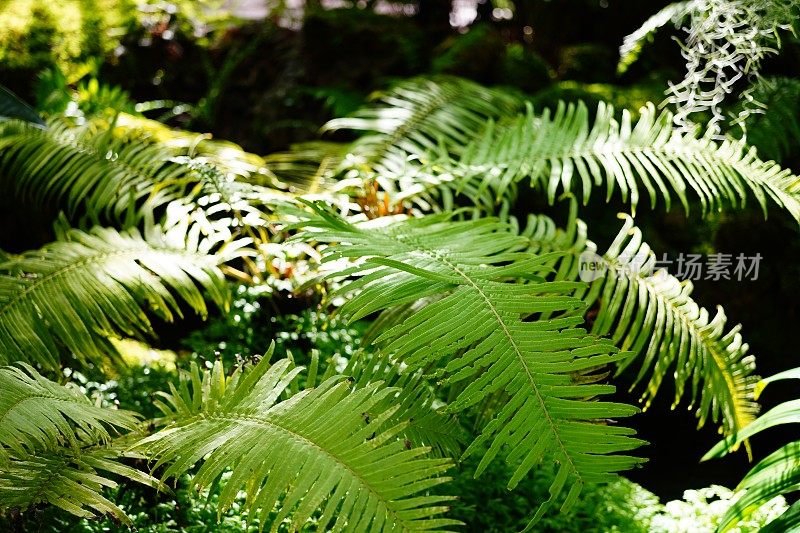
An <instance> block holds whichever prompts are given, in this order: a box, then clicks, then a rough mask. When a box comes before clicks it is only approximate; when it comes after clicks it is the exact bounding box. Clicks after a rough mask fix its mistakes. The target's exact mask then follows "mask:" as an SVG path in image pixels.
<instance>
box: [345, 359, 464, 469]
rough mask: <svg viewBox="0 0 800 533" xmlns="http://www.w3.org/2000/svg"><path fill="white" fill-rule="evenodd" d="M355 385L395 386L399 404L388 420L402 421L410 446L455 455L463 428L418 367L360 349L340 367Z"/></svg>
mask: <svg viewBox="0 0 800 533" xmlns="http://www.w3.org/2000/svg"><path fill="white" fill-rule="evenodd" d="M342 373H343V374H344V375H346V376H350V377H352V378H353V379H354V380H355V382H354V385H355V387H357V388H364V387H367V386H369V385H370V384H372V383H376V382H380V383H383V384H385V385H386V386H387V387H392V388H394V389H397V392H396V393H395V395H394V397H393V400H392V401H393V403H394V405H397V406H399V408H398V410H397V412H396V413H395V414H394V415H393V416H392V419H391V420H392V421H396V422H398V423H400V422H405V428H404V429H403V431H402V433H401V436H402V437H403V438H404V439H405V440H407V441H408V443H410V444H412V445H414V446H426V447H429V448H431V450H432V452H434V453H436V454H437V455H439V456H442V457H448V456H457V455H459V454H460V453H461V452H462V450H463V444H464V441H465V432H464V429H463V428H462V427H461V425H460V424H459V422H458V420H457V419H456V418H455V417H454V416H453V414H452V413H446V412H444V409H445V407H446V406H445V404H444V402H442V401H441V400H439V399H438V398H437V396H436V394H435V392H434V389H433V386H432V385H431V384H430V383H428V380H426V379H425V376H424V373H423V372H422V371H421V370H417V371H414V372H412V371H409V370H408V369H405V368H403V367H402V365H400V364H397V363H396V362H393V361H392V360H391V358H390V357H389V356H387V355H385V354H367V353H361V354H359V355H358V356H355V357H353V358H352V359H351V360H350V361H349V362H348V365H347V367H346V368H345V369H344V370H343V371H342Z"/></svg>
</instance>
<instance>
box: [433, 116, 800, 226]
mask: <svg viewBox="0 0 800 533" xmlns="http://www.w3.org/2000/svg"><path fill="white" fill-rule="evenodd" d="M439 164H440V165H441V163H439ZM445 172H449V173H451V174H456V175H458V176H460V177H461V178H462V179H471V180H478V181H480V182H482V183H483V186H484V187H489V188H491V189H492V190H494V191H495V193H496V195H497V197H500V196H502V195H503V193H504V191H505V190H506V188H507V187H509V186H510V185H512V184H513V183H515V182H518V181H520V180H522V179H525V178H528V179H529V180H530V182H531V185H532V186H534V187H537V188H540V189H541V190H544V191H546V192H547V196H548V199H549V200H550V201H551V202H552V201H554V200H555V198H556V196H557V194H558V191H559V189H560V190H563V191H572V190H576V192H578V191H581V192H582V196H583V200H584V202H588V200H589V196H590V193H591V191H592V189H593V188H594V187H602V186H603V185H605V189H606V198H607V199H610V198H611V195H612V194H613V191H614V189H615V187H619V190H620V194H621V196H622V199H623V200H624V201H630V204H631V208H632V210H635V208H636V206H637V205H638V203H639V196H640V195H639V188H640V186H643V187H644V189H645V190H646V192H647V194H648V195H649V197H650V203H651V206H655V205H656V199H657V197H659V196H661V197H663V198H664V201H665V203H666V207H667V209H669V208H670V205H671V193H673V192H674V193H675V194H676V195H677V196H678V198H679V199H680V201H681V203H682V204H683V206H684V208H685V209H686V210H687V211H688V209H689V205H688V201H687V194H686V193H687V190H691V191H693V192H694V193H695V194H696V195H697V196H698V197H699V199H700V201H701V203H702V206H703V209H704V211H708V210H710V209H714V210H720V209H721V208H722V206H723V204H725V203H726V202H727V203H730V204H732V205H734V206H736V205H739V204H743V203H744V201H745V198H746V196H747V194H748V192H749V193H751V194H752V195H753V196H755V198H756V199H757V200H758V202H759V204H760V205H761V206H762V208H763V209H764V211H765V213H766V208H767V203H766V198H771V199H772V200H773V201H774V202H775V203H777V204H778V206H781V207H783V208H784V209H786V210H787V211H788V212H789V213H790V214H791V215H792V216H793V217H794V218H795V220H799V221H800V177H798V176H795V175H793V174H792V173H791V171H789V170H788V169H781V168H780V167H779V166H778V165H776V164H775V163H773V162H764V161H761V160H760V159H758V157H757V155H756V151H755V149H749V148H747V146H746V145H744V144H743V143H741V142H739V141H735V140H732V139H731V140H726V141H723V142H721V143H717V142H715V141H713V140H711V139H710V138H708V137H707V136H704V137H698V136H697V135H694V134H682V133H679V132H678V131H677V130H676V129H675V128H674V127H673V125H672V117H671V114H670V113H668V112H664V113H661V114H657V113H656V110H655V108H654V107H653V106H652V105H649V106H647V107H645V108H643V109H642V110H641V118H640V119H639V121H638V122H636V123H635V124H634V123H632V121H631V118H630V114H629V113H627V112H623V114H622V120H621V122H617V121H616V120H615V119H614V112H613V109H612V108H611V107H610V106H607V105H605V104H602V103H601V104H600V106H599V108H598V111H597V116H596V119H595V121H594V124H591V125H590V123H589V116H588V111H587V109H586V107H585V106H584V105H583V104H579V105H577V106H576V105H572V104H570V105H568V106H565V105H560V106H559V107H558V108H557V109H556V111H555V113H553V114H552V116H551V114H550V111H549V110H545V112H544V114H543V115H542V116H541V117H539V116H537V115H535V114H534V113H533V110H532V109H531V108H529V109H528V113H527V114H526V115H521V116H520V117H519V118H518V119H516V120H515V121H513V122H507V123H506V124H505V125H504V127H503V128H491V127H490V128H488V129H487V130H486V131H485V132H484V133H483V134H481V136H480V137H479V138H477V139H476V140H475V141H474V142H473V143H472V144H470V145H469V146H468V147H467V148H466V149H465V150H464V154H463V155H462V157H461V158H460V160H458V161H457V162H455V163H453V164H452V165H451V167H450V168H446V169H445ZM457 181H458V180H457Z"/></svg>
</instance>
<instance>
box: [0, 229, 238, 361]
mask: <svg viewBox="0 0 800 533" xmlns="http://www.w3.org/2000/svg"><path fill="white" fill-rule="evenodd" d="M178 229H179V230H180V228H178ZM197 229H198V228H196V227H195V228H193V229H192V230H189V231H187V229H186V228H184V229H183V231H174V230H173V231H170V232H169V233H168V234H167V235H164V234H161V233H160V232H158V231H156V230H155V229H153V230H151V231H150V232H149V233H148V235H147V237H146V238H143V237H142V236H141V234H139V232H138V231H136V230H133V229H132V230H128V231H126V232H122V233H120V232H117V231H116V230H113V229H110V228H95V229H94V230H92V231H91V232H82V231H78V230H71V231H69V232H68V233H67V235H66V240H63V241H57V242H54V243H51V244H49V245H47V246H45V247H44V248H42V249H41V250H37V251H32V252H27V253H25V254H22V255H20V256H18V257H16V258H14V259H11V260H10V261H7V262H5V263H2V264H0V362H2V363H8V362H11V361H28V362H32V363H38V364H40V365H42V366H43V367H45V368H49V369H58V368H60V358H59V354H60V353H61V348H62V347H63V348H66V349H67V350H69V351H71V352H72V353H73V354H75V356H76V357H78V359H79V360H81V361H84V362H85V361H87V360H91V361H94V362H97V363H101V364H102V363H103V362H107V361H114V360H115V359H116V350H115V349H114V348H113V346H112V345H111V343H110V342H109V341H108V339H107V337H109V336H119V335H128V336H141V335H143V334H150V333H152V328H151V325H150V321H149V319H148V318H147V315H146V313H145V310H150V311H152V312H154V313H155V314H157V315H158V316H160V317H161V318H162V319H164V320H167V321H171V320H173V319H174V317H175V316H181V304H185V305H187V306H188V307H190V308H192V309H193V310H194V311H195V312H197V313H199V314H201V315H203V316H204V315H205V314H206V312H207V308H206V303H205V298H204V296H203V292H202V291H203V290H205V291H207V293H208V295H209V297H210V298H211V300H213V301H214V302H215V303H216V304H217V305H220V306H225V305H226V302H227V289H226V286H225V283H224V279H223V276H222V273H221V272H220V270H219V268H218V265H219V264H221V263H222V262H225V261H227V260H229V259H231V258H232V257H235V256H236V255H237V254H238V253H239V247H240V246H241V245H242V244H243V243H244V241H237V242H235V243H230V244H229V245H228V246H222V247H221V248H220V249H219V250H218V251H217V252H216V253H210V252H211V250H210V247H211V246H212V245H214V244H215V243H214V242H211V239H209V238H204V239H200V235H199V231H196V230H197ZM179 302H180V303H179Z"/></svg>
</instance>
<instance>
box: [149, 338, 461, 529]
mask: <svg viewBox="0 0 800 533" xmlns="http://www.w3.org/2000/svg"><path fill="white" fill-rule="evenodd" d="M269 355H270V354H269V353H268V354H267V355H266V356H265V357H264V358H263V360H262V361H261V362H260V363H259V364H258V365H256V366H255V367H254V368H252V369H249V370H247V371H244V372H242V371H240V370H236V371H235V372H234V373H233V375H232V376H231V377H226V376H225V373H224V370H223V368H222V365H221V363H220V362H217V363H216V364H215V365H214V367H213V369H212V370H210V371H205V372H204V373H203V374H202V375H201V373H200V370H199V369H198V368H197V366H196V365H193V366H192V369H191V372H190V373H189V374H185V373H184V375H183V376H182V380H181V384H180V387H179V389H175V388H173V389H172V393H171V394H165V395H164V398H165V401H163V402H160V405H161V407H162V410H163V411H164V413H165V417H166V420H168V421H169V424H168V425H167V426H166V427H165V428H164V429H162V430H161V431H159V432H157V433H155V434H154V435H152V436H150V437H148V438H146V439H144V440H143V441H141V442H140V443H139V444H138V445H137V447H136V449H138V450H141V451H143V452H145V453H146V454H147V455H149V456H150V457H153V458H154V459H155V460H156V467H158V466H159V465H165V470H164V477H165V478H166V477H170V476H177V475H180V474H183V473H185V472H187V471H188V470H189V469H191V468H192V467H193V465H194V464H195V463H202V465H201V466H200V467H199V470H198V471H197V474H196V475H195V477H194V483H195V484H196V485H197V486H199V487H208V486H210V485H211V484H212V483H215V482H216V481H217V480H218V479H219V478H220V476H221V475H222V473H223V472H224V471H225V470H227V469H228V468H231V470H232V471H231V475H230V477H229V478H228V480H227V481H226V482H225V484H224V486H223V488H222V492H221V493H220V499H219V501H220V512H223V511H224V510H225V509H227V508H228V507H229V506H230V505H231V504H232V503H233V501H234V498H235V497H236V494H237V492H238V491H240V490H245V491H246V492H247V499H246V502H245V507H246V508H247V509H249V510H250V514H249V515H248V518H249V519H250V520H253V519H254V518H255V517H258V518H259V521H260V525H261V527H262V528H263V527H264V526H265V524H266V519H267V518H268V516H269V514H270V512H271V511H272V510H273V508H274V507H275V505H276V504H277V503H278V502H279V501H280V510H279V512H278V515H277V517H276V518H275V520H274V521H273V524H272V527H271V530H272V531H276V530H277V528H278V525H279V524H280V523H281V522H282V521H283V520H284V519H285V518H287V517H290V519H291V526H290V527H291V528H295V529H296V528H299V527H300V526H301V525H302V524H303V523H304V522H305V521H306V520H307V519H308V518H309V517H310V516H311V514H312V513H313V512H314V511H316V510H317V509H319V510H321V516H320V518H319V520H318V521H317V525H318V527H319V529H320V530H326V529H327V528H329V527H332V530H334V531H341V530H347V531H384V530H402V531H434V530H436V531H438V530H440V529H441V528H447V527H449V526H453V525H457V524H459V522H457V521H455V520H450V519H447V518H441V517H438V516H437V515H440V514H441V513H443V512H445V511H446V507H445V506H444V505H443V504H444V503H445V502H447V501H448V500H449V499H450V498H449V497H447V496H435V495H429V494H427V491H428V489H430V488H432V487H434V486H436V485H439V484H440V483H442V482H444V481H446V480H447V479H448V478H446V477H443V476H441V474H442V473H443V472H444V471H445V470H447V469H448V468H449V467H450V466H451V463H450V462H449V461H448V460H446V459H436V458H426V457H425V453H426V448H411V449H406V448H405V446H404V443H403V442H402V441H400V440H398V439H396V438H395V436H396V435H397V434H398V432H400V431H401V430H402V429H403V425H402V424H400V425H390V424H387V422H388V421H389V420H390V419H391V417H392V415H393V413H394V411H395V410H396V409H397V408H396V407H394V408H393V407H389V404H390V403H391V401H390V399H391V397H392V395H393V394H394V393H396V392H397V391H396V389H390V388H386V387H382V386H381V385H380V384H379V383H373V384H371V385H369V386H367V387H365V388H361V389H357V390H351V389H352V388H351V385H350V384H349V383H348V382H347V380H343V379H342V378H341V377H332V378H329V379H327V380H325V381H324V382H323V383H322V384H321V385H320V386H319V387H317V388H314V389H307V390H304V391H301V392H299V393H298V394H295V395H293V396H291V397H290V398H289V399H288V400H284V401H279V398H280V397H281V395H282V394H283V393H284V391H285V390H286V389H287V387H288V386H289V384H290V382H291V381H292V380H293V379H294V378H295V377H296V376H297V374H298V373H299V372H300V371H301V369H300V368H295V369H290V362H289V361H288V360H285V359H284V360H282V361H279V362H277V363H275V364H274V365H272V366H270V364H269V362H268V359H269ZM189 383H191V386H190V385H189ZM365 413H367V414H369V422H367V421H366V420H365ZM281 495H283V498H282V499H281V498H280V497H281ZM331 523H333V524H332V526H331Z"/></svg>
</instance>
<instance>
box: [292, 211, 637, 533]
mask: <svg viewBox="0 0 800 533" xmlns="http://www.w3.org/2000/svg"><path fill="white" fill-rule="evenodd" d="M315 211H316V214H317V216H314V217H312V218H311V219H308V220H305V221H301V222H299V223H298V226H304V227H307V228H308V231H307V233H305V234H304V235H303V238H305V239H307V240H313V241H317V242H321V243H331V244H332V245H331V246H330V247H328V248H326V249H325V251H324V255H323V261H331V260H336V259H342V258H349V259H356V260H360V261H359V262H357V263H355V264H353V265H352V266H350V267H349V268H346V269H344V270H342V271H340V272H338V273H337V274H336V275H339V276H356V278H357V279H356V280H355V281H352V282H350V283H348V284H346V285H345V286H344V288H343V289H342V290H341V291H338V292H337V294H344V293H355V294H354V296H353V297H352V299H350V300H349V301H347V303H345V304H344V305H343V306H342V308H341V312H342V313H343V314H344V315H345V316H347V317H349V318H350V319H351V320H356V319H358V318H360V317H364V316H367V315H369V314H371V313H373V312H376V311H380V310H383V309H387V308H391V307H394V306H398V305H403V304H406V303H410V302H413V301H416V300H420V299H422V298H425V297H428V296H432V295H440V296H441V298H439V299H438V300H436V301H434V302H433V303H430V304H429V305H426V306H424V307H422V309H421V310H419V311H417V312H415V313H413V314H411V315H410V316H408V317H405V318H403V319H402V321H401V322H399V323H397V324H396V325H394V326H393V327H391V328H389V329H387V330H385V331H383V333H382V335H381V336H380V337H379V338H378V340H377V341H376V342H377V343H378V344H380V345H381V346H383V348H384V350H385V352H386V353H388V354H390V355H392V356H393V357H395V358H396V359H398V360H399V361H402V362H403V363H405V364H406V365H408V366H409V368H410V369H411V370H417V369H427V368H428V366H429V365H435V366H437V367H438V368H439V370H438V371H436V374H437V375H438V376H439V377H440V379H442V380H444V382H446V383H458V382H462V383H465V388H464V390H463V392H462V393H461V394H460V395H459V396H458V397H457V398H456V399H455V401H454V402H453V403H451V404H450V405H448V408H447V409H448V411H451V412H455V411H460V410H463V409H466V408H468V407H470V406H473V405H475V404H477V403H479V402H481V401H482V400H484V399H485V398H487V397H488V396H489V395H492V394H494V393H498V392H500V391H502V392H503V393H504V394H505V403H504V404H503V405H502V406H501V408H500V409H499V410H498V412H497V413H496V414H495V417H494V419H493V420H492V421H491V422H490V423H489V424H488V425H487V426H486V427H485V428H484V429H483V432H482V434H481V435H480V436H479V437H478V439H477V440H476V441H475V442H473V443H472V444H471V445H470V447H469V448H467V450H466V452H465V455H470V454H472V453H474V452H475V450H476V449H479V448H480V447H481V446H482V445H483V444H484V443H487V444H489V451H488V452H487V453H486V455H485V456H484V457H483V459H482V461H481V463H480V465H479V467H478V471H477V472H476V475H480V474H481V473H482V472H483V471H484V470H485V468H486V467H487V466H488V465H489V464H490V463H491V461H492V460H494V459H495V457H496V456H497V454H498V453H499V452H501V450H505V453H506V454H507V459H508V461H509V462H511V463H514V464H517V465H518V466H517V468H516V470H515V471H514V474H513V476H512V478H511V479H510V480H509V483H508V486H509V488H513V487H515V486H516V485H517V483H518V482H519V481H520V479H521V478H522V477H523V476H525V475H526V474H527V473H528V472H529V471H530V470H531V469H532V468H534V467H535V466H536V465H537V464H538V463H540V462H541V461H542V460H543V458H544V457H548V458H550V460H552V461H554V462H556V463H557V464H558V465H559V467H558V475H557V476H556V479H555V481H554V482H553V484H552V485H551V487H550V494H551V498H550V500H548V501H547V502H545V503H543V504H542V506H541V507H540V509H539V510H538V512H537V513H536V516H534V517H533V520H532V522H531V524H533V523H534V522H535V521H537V520H538V519H539V518H540V517H541V516H542V514H543V513H544V511H545V510H547V508H548V507H549V506H550V505H551V504H552V501H553V500H554V499H555V497H557V495H558V494H559V493H561V491H562V489H564V488H565V487H569V489H568V496H567V498H566V501H565V504H564V507H563V508H564V509H565V510H566V509H569V508H570V507H571V505H572V504H574V502H575V501H576V500H577V499H578V497H579V495H580V493H581V489H582V487H583V486H584V485H585V484H586V483H594V482H606V481H609V480H611V479H613V478H614V474H615V473H616V472H617V471H620V470H625V469H628V468H631V467H632V466H634V465H635V464H637V463H638V462H640V459H638V458H635V457H629V456H625V455H616V454H615V452H621V451H625V450H630V449H633V448H635V447H637V446H638V445H639V444H641V441H639V440H637V439H635V438H632V437H631V435H632V434H633V432H632V431H631V430H629V429H627V428H623V427H618V426H615V425H612V424H610V423H608V419H610V418H616V417H622V416H629V415H632V414H634V413H635V412H636V409H635V408H633V407H631V406H628V405H623V404H618V403H611V402H602V403H601V402H589V401H586V400H587V399H588V398H593V397H595V396H599V395H603V394H608V393H610V392H612V391H613V387H612V386H610V385H603V384H597V383H595V382H596V381H597V380H598V379H599V376H596V375H591V374H590V375H586V376H584V375H582V376H581V378H580V380H576V381H573V379H572V377H573V375H574V374H573V373H576V372H581V371H586V370H588V369H593V368H596V367H601V366H603V365H606V364H609V363H612V362H614V361H618V360H620V359H622V358H624V357H626V356H627V354H624V353H620V352H618V350H617V349H616V348H614V346H613V345H611V343H610V342H608V341H605V340H602V339H597V338H595V337H593V336H591V335H587V334H586V333H585V331H583V330H581V329H578V328H576V326H577V324H579V323H580V322H582V318H580V317H569V316H566V317H557V318H554V319H539V320H536V319H535V317H537V316H538V315H539V314H542V313H548V314H554V313H564V312H572V311H575V310H577V309H580V308H581V307H582V302H581V301H580V300H579V299H577V298H573V297H571V296H569V294H570V293H571V292H573V291H574V290H575V289H576V284H575V283H571V282H550V283H548V282H544V281H543V279H542V276H544V275H545V274H546V273H547V271H548V270H549V269H548V266H547V264H546V263H547V262H548V261H549V260H550V259H551V258H550V257H548V256H546V255H545V256H542V257H539V256H536V255H533V254H529V253H525V252H524V248H525V239H524V238H521V237H519V236H518V235H516V234H515V233H513V232H511V231H509V230H508V227H507V226H505V225H503V224H501V223H499V222H497V221H496V220H494V219H477V220H473V221H467V222H453V221H450V220H448V217H447V216H442V215H437V216H430V217H424V218H419V219H410V220H403V221H394V222H393V223H392V224H391V225H389V226H386V227H378V226H375V225H364V226H354V225H352V224H349V223H348V222H346V221H344V220H343V219H341V218H340V217H338V216H336V215H333V214H331V213H329V212H327V211H325V210H324V208H323V207H320V206H317V207H315ZM334 243H335V244H334ZM520 280H526V281H527V283H519V282H518V283H514V282H513V281H520ZM526 318H528V319H529V320H525V319H526Z"/></svg>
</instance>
